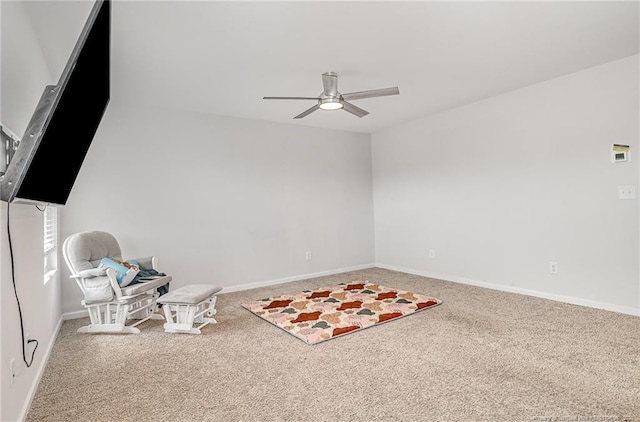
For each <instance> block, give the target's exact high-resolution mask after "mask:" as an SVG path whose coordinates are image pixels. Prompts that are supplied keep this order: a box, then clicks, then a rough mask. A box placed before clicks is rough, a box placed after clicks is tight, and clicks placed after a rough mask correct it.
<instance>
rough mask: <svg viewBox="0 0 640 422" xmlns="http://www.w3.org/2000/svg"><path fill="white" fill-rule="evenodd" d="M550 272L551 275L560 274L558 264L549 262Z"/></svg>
mask: <svg viewBox="0 0 640 422" xmlns="http://www.w3.org/2000/svg"><path fill="white" fill-rule="evenodd" d="M549 272H550V273H551V274H558V263H557V262H554V261H549Z"/></svg>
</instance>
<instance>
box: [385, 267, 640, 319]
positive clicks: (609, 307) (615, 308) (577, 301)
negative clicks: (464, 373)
mask: <svg viewBox="0 0 640 422" xmlns="http://www.w3.org/2000/svg"><path fill="white" fill-rule="evenodd" d="M375 266H376V267H379V268H384V269H387V270H392V271H399V272H401V273H407V274H414V275H419V276H422V277H429V278H435V279H438V280H445V281H453V282H455V283H461V284H468V285H471V286H477V287H484V288H487V289H492V290H500V291H503V292H508V293H518V294H521V295H526V296H534V297H539V298H542V299H549V300H555V301H556V302H564V303H570V304H572V305H580V306H586V307H589V308H596V309H604V310H606V311H612V312H618V313H621V314H627V315H634V316H640V309H636V308H632V307H630V306H620V305H614V304H611V303H604V302H597V301H594V300H589V299H582V298H579V297H572V296H563V295H557V294H553V293H546V292H540V291H537V290H529V289H523V288H520V287H512V286H505V285H502V284H495V283H489V282H486V281H479V280H473V279H470V278H466V277H458V276H454V275H449V274H436V273H432V272H429V271H419V270H414V269H411V268H404V267H397V266H395V265H387V264H380V263H376V265H375Z"/></svg>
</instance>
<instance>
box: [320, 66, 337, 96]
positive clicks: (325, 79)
mask: <svg viewBox="0 0 640 422" xmlns="http://www.w3.org/2000/svg"><path fill="white" fill-rule="evenodd" d="M322 86H323V87H324V93H325V94H326V95H328V96H330V97H337V96H338V74H337V73H335V72H326V73H323V74H322Z"/></svg>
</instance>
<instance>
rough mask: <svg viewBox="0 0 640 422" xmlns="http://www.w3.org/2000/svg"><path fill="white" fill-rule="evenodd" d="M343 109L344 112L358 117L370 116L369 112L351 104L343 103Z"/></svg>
mask: <svg viewBox="0 0 640 422" xmlns="http://www.w3.org/2000/svg"><path fill="white" fill-rule="evenodd" d="M342 106H343V107H342V108H343V109H344V111H348V112H349V113H351V114H355V115H356V116H358V117H364V116H366V115H367V114H369V112H368V111H366V110H363V109H361V108H360V107H356V106H354V105H353V104H351V103H348V102H346V101H343V102H342Z"/></svg>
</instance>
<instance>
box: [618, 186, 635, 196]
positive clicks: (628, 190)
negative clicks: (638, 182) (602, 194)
mask: <svg viewBox="0 0 640 422" xmlns="http://www.w3.org/2000/svg"><path fill="white" fill-rule="evenodd" d="M618 199H636V187H635V186H618Z"/></svg>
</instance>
